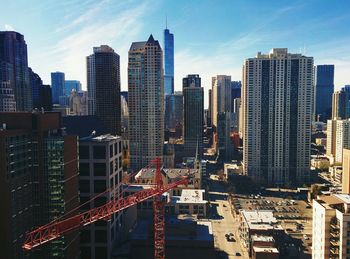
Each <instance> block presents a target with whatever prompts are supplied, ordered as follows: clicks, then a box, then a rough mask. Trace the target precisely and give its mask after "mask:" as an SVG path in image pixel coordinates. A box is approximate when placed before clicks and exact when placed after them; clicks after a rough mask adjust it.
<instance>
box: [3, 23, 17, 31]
mask: <svg viewBox="0 0 350 259" xmlns="http://www.w3.org/2000/svg"><path fill="white" fill-rule="evenodd" d="M4 28H5V31H14V30H15V29H14V28H13V27H12V26H11V25H10V24H5V25H4Z"/></svg>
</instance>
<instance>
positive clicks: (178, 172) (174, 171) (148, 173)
mask: <svg viewBox="0 0 350 259" xmlns="http://www.w3.org/2000/svg"><path fill="white" fill-rule="evenodd" d="M155 171H156V169H154V168H143V169H141V170H140V171H139V172H138V173H137V175H136V176H135V178H136V179H139V178H140V179H148V178H153V177H154V173H155ZM162 173H163V174H165V175H166V176H167V177H169V178H172V179H174V178H178V177H181V176H188V175H196V176H199V170H198V169H187V168H186V169H183V168H163V169H162Z"/></svg>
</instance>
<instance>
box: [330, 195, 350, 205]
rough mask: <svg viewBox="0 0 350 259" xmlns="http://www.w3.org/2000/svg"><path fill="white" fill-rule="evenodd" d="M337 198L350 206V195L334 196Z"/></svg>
mask: <svg viewBox="0 0 350 259" xmlns="http://www.w3.org/2000/svg"><path fill="white" fill-rule="evenodd" d="M334 196H335V197H337V198H338V199H339V200H341V201H343V202H344V203H346V204H350V195H349V194H345V193H342V194H334Z"/></svg>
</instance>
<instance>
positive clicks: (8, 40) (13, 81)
mask: <svg viewBox="0 0 350 259" xmlns="http://www.w3.org/2000/svg"><path fill="white" fill-rule="evenodd" d="M28 73H29V72H28V55H27V44H26V42H25V40H24V36H23V35H22V34H20V33H18V32H14V31H0V82H4V81H5V82H9V84H10V88H12V89H13V91H14V95H15V101H16V111H31V110H32V89H31V87H30V82H29V74H28Z"/></svg>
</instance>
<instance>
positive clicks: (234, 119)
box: [231, 98, 241, 132]
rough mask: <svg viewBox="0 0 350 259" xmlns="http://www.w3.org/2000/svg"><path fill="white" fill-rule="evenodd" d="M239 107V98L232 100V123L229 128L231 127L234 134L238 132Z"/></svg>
mask: <svg viewBox="0 0 350 259" xmlns="http://www.w3.org/2000/svg"><path fill="white" fill-rule="evenodd" d="M240 107H241V98H235V99H233V110H232V116H231V118H232V121H231V126H232V127H233V131H234V132H239V122H240V117H239V116H240Z"/></svg>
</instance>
